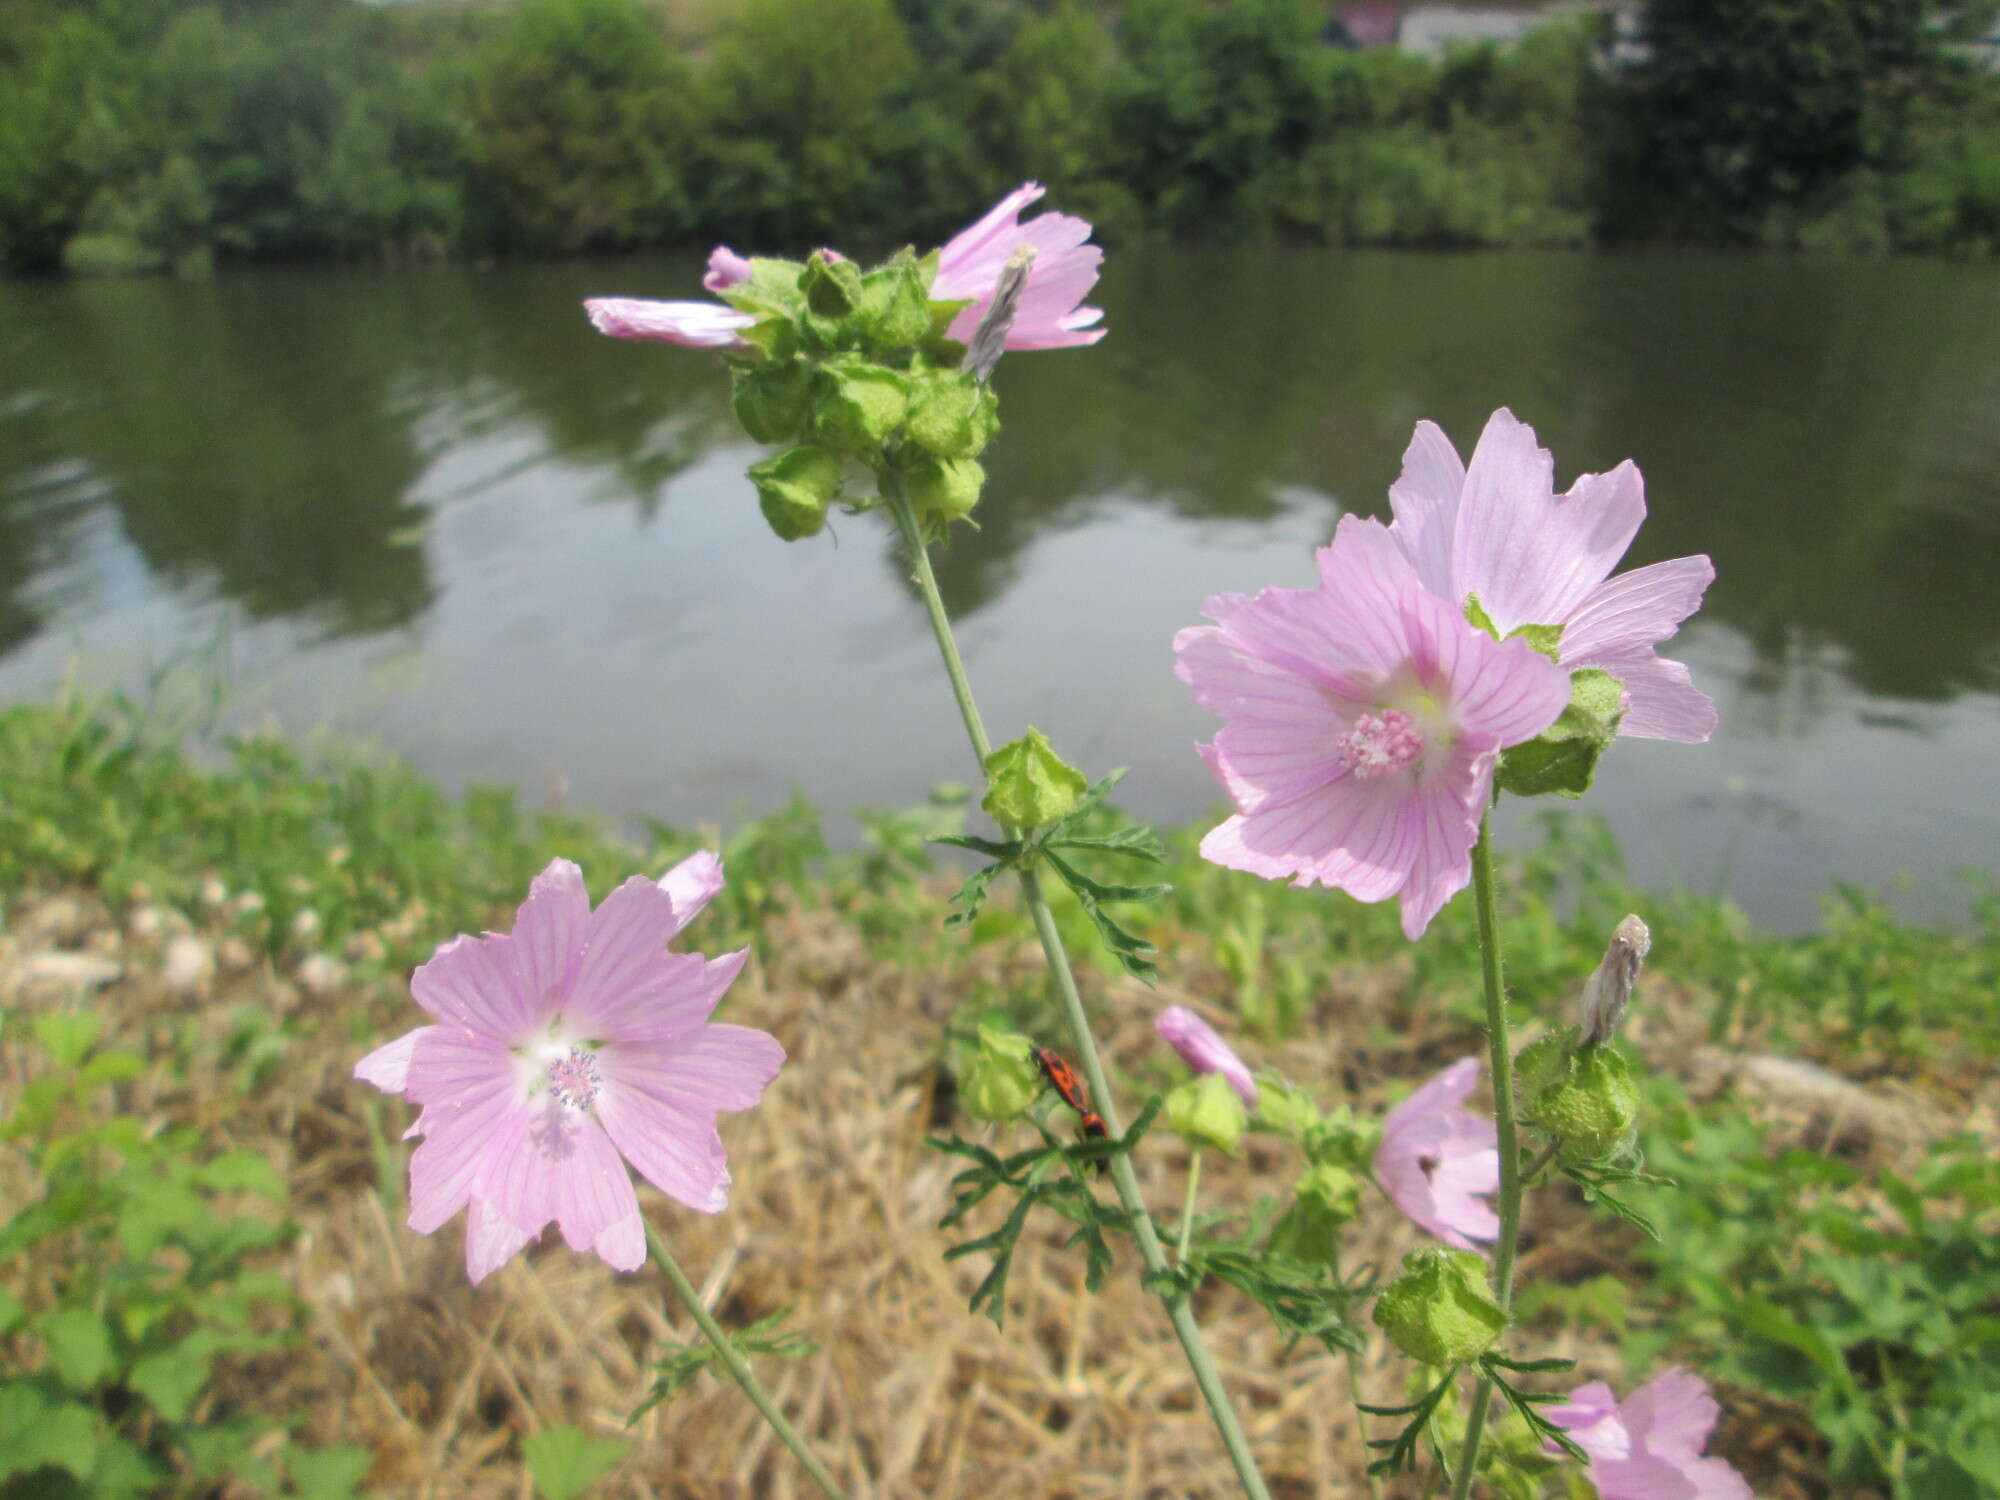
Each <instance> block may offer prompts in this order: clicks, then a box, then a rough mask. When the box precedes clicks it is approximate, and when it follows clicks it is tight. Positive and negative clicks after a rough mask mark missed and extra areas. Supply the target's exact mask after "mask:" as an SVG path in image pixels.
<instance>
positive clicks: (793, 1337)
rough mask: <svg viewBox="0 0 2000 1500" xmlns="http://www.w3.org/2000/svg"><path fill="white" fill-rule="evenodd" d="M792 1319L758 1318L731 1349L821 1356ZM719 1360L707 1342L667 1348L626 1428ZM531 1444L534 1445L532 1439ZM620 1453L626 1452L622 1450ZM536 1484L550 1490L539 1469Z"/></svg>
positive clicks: (781, 1314) (784, 1313)
mask: <svg viewBox="0 0 2000 1500" xmlns="http://www.w3.org/2000/svg"><path fill="white" fill-rule="evenodd" d="M791 1315H792V1310H791V1309H790V1308H789V1307H781V1308H779V1309H778V1310H777V1311H776V1312H774V1313H769V1314H767V1315H765V1316H764V1317H761V1318H759V1319H758V1320H757V1321H756V1322H754V1323H752V1324H750V1325H749V1326H748V1327H747V1328H741V1329H737V1330H735V1331H733V1332H730V1333H728V1334H727V1335H726V1337H727V1338H728V1340H729V1345H730V1347H731V1348H732V1349H734V1350H735V1351H736V1352H737V1353H738V1354H740V1355H744V1356H746V1357H747V1356H749V1355H752V1354H763V1355H770V1356H773V1357H775V1358H779V1359H805V1358H806V1357H808V1356H809V1355H814V1354H817V1353H819V1345H818V1344H816V1343H814V1342H813V1341H812V1340H811V1339H809V1338H807V1337H806V1336H805V1335H804V1334H802V1333H800V1332H799V1331H798V1330H797V1329H795V1328H787V1327H786V1326H785V1321H786V1319H788V1318H789V1317H791ZM716 1359H717V1355H716V1350H715V1345H713V1344H711V1343H710V1342H709V1341H708V1340H707V1339H705V1338H703V1339H696V1340H694V1341H693V1342H692V1343H687V1344H669V1345H667V1348H666V1353H665V1354H664V1355H662V1356H661V1357H660V1358H659V1359H658V1360H656V1361H654V1364H653V1369H654V1370H655V1371H656V1372H657V1378H656V1379H655V1380H654V1381H653V1388H652V1390H651V1391H649V1392H647V1395H646V1399H645V1400H644V1401H641V1402H640V1403H639V1404H638V1405H637V1406H635V1407H634V1408H632V1414H631V1415H630V1416H629V1417H627V1418H626V1419H625V1425H626V1426H627V1427H630V1426H631V1425H632V1424H633V1423H634V1422H636V1421H638V1420H639V1418H641V1417H643V1416H644V1415H645V1414H646V1413H647V1412H649V1411H651V1410H652V1409H653V1408H654V1407H656V1406H658V1405H659V1404H660V1403H661V1402H662V1401H665V1400H666V1399H667V1398H668V1397H670V1396H677V1395H679V1394H680V1393H681V1392H682V1391H684V1390H686V1389H687V1388H688V1387H689V1386H691V1385H693V1384H694V1383H695V1379H696V1377H698V1376H699V1375H700V1374H701V1372H702V1371H703V1370H706V1369H712V1368H713V1367H714V1365H715V1363H716ZM537 1436H546V1434H537ZM529 1441H530V1442H532V1441H533V1439H532V1438H531V1439H530V1440H529ZM605 1446H612V1445H605ZM618 1451H620V1452H623V1448H622V1446H621V1447H619V1450H618ZM529 1462H530V1465H531V1466H532V1465H533V1462H534V1460H533V1458H532V1456H531V1457H530V1460H529ZM536 1483H538V1484H542V1485H543V1488H544V1489H545V1490H546V1489H547V1487H548V1486H547V1485H546V1484H545V1483H544V1482H543V1481H542V1479H541V1474H540V1470H539V1469H537V1470H536Z"/></svg>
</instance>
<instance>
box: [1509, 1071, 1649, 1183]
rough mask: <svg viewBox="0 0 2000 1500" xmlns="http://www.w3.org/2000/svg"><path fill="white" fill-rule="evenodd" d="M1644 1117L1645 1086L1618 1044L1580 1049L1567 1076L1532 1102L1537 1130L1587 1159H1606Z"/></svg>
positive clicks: (1578, 1157) (1572, 1154)
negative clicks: (1641, 1092) (1641, 1109)
mask: <svg viewBox="0 0 2000 1500" xmlns="http://www.w3.org/2000/svg"><path fill="white" fill-rule="evenodd" d="M1638 1118H1639V1085H1638V1084H1637V1083H1636V1082H1635V1081H1634V1080H1633V1078H1632V1067H1631V1064H1629V1063H1627V1062H1626V1061H1625V1057H1624V1054H1623V1053H1621V1052H1619V1051H1618V1050H1617V1049H1616V1048H1614V1047H1585V1048H1583V1049H1582V1050H1580V1051H1578V1052H1577V1053H1575V1054H1574V1055H1573V1056H1572V1057H1571V1058H1570V1059H1569V1066H1568V1068H1567V1069H1566V1070H1565V1072H1564V1075H1563V1077H1562V1078H1561V1080H1560V1081H1559V1082H1557V1083H1554V1084H1551V1085H1549V1086H1548V1087H1546V1088H1544V1089H1542V1090H1541V1091H1540V1092H1539V1093H1537V1094H1536V1095H1535V1097H1534V1099H1533V1101H1532V1102H1531V1103H1530V1104H1529V1106H1528V1119H1529V1120H1530V1121H1531V1122H1532V1123H1533V1124H1534V1126H1535V1128H1536V1129H1538V1130H1542V1131H1545V1132H1547V1133H1548V1134H1549V1135H1551V1136H1553V1137H1555V1139H1557V1140H1558V1141H1561V1142H1562V1149H1563V1155H1564V1156H1565V1157H1566V1158H1571V1159H1574V1160H1577V1161H1585V1162H1594V1161H1602V1160H1603V1159H1604V1158H1606V1157H1609V1156H1613V1155H1615V1154H1617V1153H1618V1152H1619V1151H1620V1150H1622V1149H1623V1148H1624V1147H1625V1146H1627V1145H1628V1144H1629V1143H1630V1142H1631V1139H1632V1135H1633V1127H1634V1125H1635V1124H1636V1123H1637V1121H1638Z"/></svg>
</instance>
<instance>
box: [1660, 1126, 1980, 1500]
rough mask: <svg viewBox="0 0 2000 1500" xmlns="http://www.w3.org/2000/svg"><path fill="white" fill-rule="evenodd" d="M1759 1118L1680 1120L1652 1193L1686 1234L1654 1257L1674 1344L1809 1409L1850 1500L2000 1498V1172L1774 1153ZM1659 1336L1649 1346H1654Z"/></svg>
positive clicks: (1945, 1150) (1944, 1162)
mask: <svg viewBox="0 0 2000 1500" xmlns="http://www.w3.org/2000/svg"><path fill="white" fill-rule="evenodd" d="M1759 1135H1760V1133H1759V1131H1758V1130H1757V1129H1756V1128H1755V1127H1754V1126H1752V1125H1751V1124H1750V1123H1749V1122H1747V1121H1744V1120H1715V1119H1707V1120H1704V1119H1698V1118H1697V1117H1695V1116H1694V1115H1693V1114H1692V1113H1690V1112H1687V1111H1685V1110H1683V1111H1680V1112H1678V1113H1677V1114H1676V1115H1675V1116H1673V1117H1671V1118H1670V1119H1669V1120H1668V1122H1667V1123H1666V1126H1665V1128H1664V1129H1663V1130H1662V1131H1661V1132H1660V1134H1659V1136H1656V1138H1655V1140H1654V1142H1653V1144H1652V1147H1651V1151H1650V1154H1651V1155H1652V1156H1653V1157H1654V1159H1656V1160H1658V1161H1659V1162H1660V1163H1661V1164H1662V1165H1663V1166H1665V1167H1666V1168H1667V1169H1668V1170H1669V1171H1671V1172H1672V1174H1673V1175H1674V1177H1676V1178H1677V1179H1678V1182H1679V1185H1678V1187H1677V1188H1675V1189H1674V1190H1673V1192H1672V1194H1671V1195H1670V1196H1665V1195H1660V1194H1649V1195H1647V1198H1646V1201H1647V1203H1648V1206H1649V1207H1650V1208H1652V1210H1653V1212H1654V1213H1655V1214H1656V1215H1658V1216H1659V1217H1660V1218H1661V1219H1662V1222H1665V1223H1670V1224H1671V1225H1672V1226H1673V1230H1672V1233H1670V1234H1669V1235H1668V1236H1667V1237H1666V1238H1665V1239H1664V1240H1663V1241H1661V1242H1660V1243H1659V1244H1658V1245H1656V1246H1653V1247H1651V1248H1650V1249H1649V1250H1648V1251H1647V1252H1646V1255H1647V1258H1648V1260H1649V1261H1650V1262H1651V1264H1652V1266H1653V1268H1654V1271H1655V1274H1656V1275H1657V1277H1658V1279H1659V1284H1660V1287H1661V1290H1662V1291H1663V1292H1664V1293H1665V1294H1666V1295H1667V1296H1668V1298H1669V1299H1670V1305H1671V1306H1672V1307H1673V1309H1674V1310H1673V1313H1672V1316H1671V1321H1670V1323H1669V1325H1668V1329H1667V1330H1665V1332H1666V1333H1667V1334H1668V1335H1669V1336H1671V1337H1672V1338H1673V1339H1674V1341H1675V1342H1676V1343H1677V1344H1684V1345H1686V1346H1688V1347H1691V1348H1693V1349H1696V1350H1698V1351H1699V1353H1700V1356H1701V1358H1702V1361H1703V1364H1704V1367H1705V1368H1707V1369H1710V1370H1712V1371H1713V1372H1714V1373H1716V1374H1718V1375H1720V1376H1721V1377H1723V1378H1724V1379H1726V1380H1729V1381H1732V1382H1734V1383H1736V1384H1739V1385H1743V1386H1749V1387H1755V1388H1761V1389H1763V1390H1767V1391H1770V1392H1772V1393H1774V1394H1776V1395H1778V1396H1780V1397H1783V1398H1786V1399H1790V1400H1794V1401H1797V1402H1799V1403H1800V1404H1801V1405H1803V1406H1804V1407H1805V1408H1806V1409H1807V1410H1808V1411H1809V1412H1810V1413H1811V1415H1812V1419H1813V1421H1814V1424H1815V1425H1816V1426H1817V1427H1818V1428H1819V1430H1820V1432H1821V1433H1822V1435H1823V1436H1824V1437H1825V1438H1826V1440H1827V1442H1828V1444H1829V1445H1830V1449H1831V1452H1830V1456H1829V1471H1830V1474H1831V1477H1832V1479H1833V1481H1834V1484H1835V1486H1836V1488H1837V1489H1839V1490H1840V1491H1841V1492H1843V1493H1844V1492H1846V1491H1847V1490H1848V1489H1849V1488H1850V1487H1855V1486H1863V1485H1868V1486H1875V1485H1881V1486H1886V1487H1888V1488H1889V1489H1890V1491H1891V1493H1893V1494H1896V1495H1900V1496H1911V1497H1917V1496H1922V1497H1925V1500H1929V1497H1932V1496H1936V1497H1940V1500H1950V1497H1956V1496H1967V1497H1970V1496H1975V1495H1982V1494H1991V1493H1993V1492H1994V1491H1995V1489H1996V1488H2000V1443H1996V1441H1995V1434H1996V1433H2000V1318H1996V1316H1995V1315H1994V1309H1995V1308H1996V1307H2000V1162H1996V1161H1995V1160H1994V1159H1993V1158H1992V1156H1991V1155H1990V1153H1989V1152H1988V1150H1987V1148H1986V1147H1985V1146H1984V1145H1983V1144H1982V1143H1980V1142H1979V1141H1977V1140H1975V1139H1972V1138H1969V1137H1968V1138H1966V1139H1962V1140H1956V1141H1946V1142H1943V1143H1940V1144H1938V1145H1936V1146H1933V1147H1932V1148H1931V1150H1930V1151H1929V1152H1928V1154H1927V1155H1926V1157H1925V1159H1924V1160H1923V1162H1922V1164H1921V1165H1920V1166H1918V1167H1917V1168H1916V1169H1915V1170H1914V1171H1913V1172H1911V1173H1910V1174H1909V1175H1907V1176H1903V1175H1899V1174H1897V1173H1895V1172H1891V1171H1888V1170H1881V1171H1876V1172H1873V1173H1863V1172H1861V1171H1858V1170H1857V1169H1855V1168H1854V1167H1852V1166H1850V1165H1848V1164H1846V1163H1845V1162H1842V1161H1840V1160H1838V1159H1836V1158H1833V1157H1829V1156H1825V1155H1822V1154H1820V1153H1818V1152H1812V1151H1804V1150H1791V1151H1785V1152H1776V1153H1774V1152H1771V1151H1768V1150H1766V1149H1765V1147H1764V1145H1763V1142H1762V1141H1761V1140H1760V1138H1759ZM1656 1338H1657V1336H1656V1335H1651V1334H1647V1335H1639V1336H1637V1337H1636V1340H1635V1342H1636V1343H1637V1344H1638V1345H1639V1346H1640V1349H1641V1352H1643V1347H1644V1346H1648V1345H1652V1344H1653V1343H1655V1342H1656Z"/></svg>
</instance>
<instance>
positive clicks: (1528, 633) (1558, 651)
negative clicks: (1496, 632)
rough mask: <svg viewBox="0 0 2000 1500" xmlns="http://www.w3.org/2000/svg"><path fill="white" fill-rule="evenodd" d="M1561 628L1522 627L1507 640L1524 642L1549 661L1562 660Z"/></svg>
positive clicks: (1542, 626) (1553, 626)
mask: <svg viewBox="0 0 2000 1500" xmlns="http://www.w3.org/2000/svg"><path fill="white" fill-rule="evenodd" d="M1562 638H1563V628H1562V626H1560V625H1523V626H1521V627H1520V629H1518V630H1516V631H1515V632H1514V633H1513V634H1512V635H1510V636H1508V637H1507V639H1508V640H1510V641H1514V640H1520V641H1526V642H1527V643H1528V644H1529V645H1530V646H1532V647H1533V648H1534V649H1535V650H1536V651H1539V652H1540V653H1541V654H1542V655H1543V656H1546V657H1547V658H1548V659H1549V660H1550V661H1561V660H1562Z"/></svg>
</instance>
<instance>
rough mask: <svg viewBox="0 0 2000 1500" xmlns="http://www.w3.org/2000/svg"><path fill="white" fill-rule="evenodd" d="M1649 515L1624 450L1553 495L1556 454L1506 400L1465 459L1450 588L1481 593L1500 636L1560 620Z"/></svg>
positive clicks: (1609, 567) (1613, 563) (1458, 594)
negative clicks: (1609, 464) (1620, 457)
mask: <svg viewBox="0 0 2000 1500" xmlns="http://www.w3.org/2000/svg"><path fill="white" fill-rule="evenodd" d="M1645 515H1646V499H1645V487H1644V485H1643V483H1642V482H1641V480H1640V478H1639V471H1638V469H1636V468H1635V467H1633V465H1632V464H1631V462H1630V461H1629V460H1628V461H1627V462H1625V463H1622V464H1620V465H1619V466H1618V467H1617V468H1616V469H1614V470H1613V471H1612V472H1611V473H1609V474H1586V475H1584V476H1582V477H1581V478H1580V479H1578V480H1577V482H1576V484H1575V486H1574V487H1573V488H1572V489H1571V491H1570V493H1569V494H1568V495H1564V496H1558V495H1557V494H1556V493H1555V461H1554V460H1553V459H1552V458H1550V456H1549V453H1548V450H1547V449H1545V448H1541V447H1538V446H1537V445H1536V443H1535V433H1534V429H1533V428H1531V427H1529V426H1528V425H1527V424H1526V423H1524V422H1520V421H1518V420H1516V418H1515V416H1514V414H1513V413H1512V412H1510V411H1508V410H1507V409H1506V408H1504V407H1502V408H1501V409H1500V410H1499V411H1496V412H1495V413H1494V414H1493V417H1492V419H1491V420H1490V421H1489V422H1488V423H1487V424H1486V431H1485V432H1484V433H1483V434H1481V436H1480V439H1479V446H1478V448H1477V449H1475V450H1474V452H1473V455H1472V462H1471V463H1470V464H1469V465H1467V467H1466V471H1465V489H1464V492H1463V494H1462V496H1461V498H1460V501H1459V508H1458V527H1457V531H1456V534H1455V535H1454V537H1453V539H1452V580H1453V597H1455V598H1457V599H1460V600H1463V599H1464V598H1465V597H1466V596H1467V595H1469V594H1477V595H1478V596H1479V602H1480V605H1481V607H1482V608H1484V609H1485V611H1486V613H1487V615H1488V616H1489V617H1490V618H1491V619H1492V621H1493V623H1494V624H1495V625H1496V626H1497V627H1498V628H1499V631H1500V633H1501V634H1502V635H1503V636H1504V635H1508V634H1510V633H1512V632H1513V631H1514V630H1515V629H1516V628H1517V627H1519V626H1522V625H1559V624H1562V623H1563V622H1565V621H1567V620H1568V619H1569V618H1570V616H1571V615H1572V614H1573V613H1574V612H1575V611H1576V609H1577V607H1578V606H1579V605H1581V604H1582V603H1583V601H1584V599H1585V598H1586V597H1588V595H1589V594H1590V591H1591V590H1592V589H1594V588H1596V587H1597V585H1598V584H1600V583H1602V582H1603V581H1604V579H1605V578H1607V577H1608V576H1609V575H1610V573H1611V570H1612V569H1613V568H1614V567H1616V566H1617V565H1618V559H1619V558H1621V557H1623V556H1624V555H1625V549H1626V548H1627V547H1629V546H1630V545H1631V544H1632V538H1633V536H1634V535H1635V534H1636V533H1637V532H1638V530H1639V523H1640V522H1641V521H1642V520H1644V519H1645Z"/></svg>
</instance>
